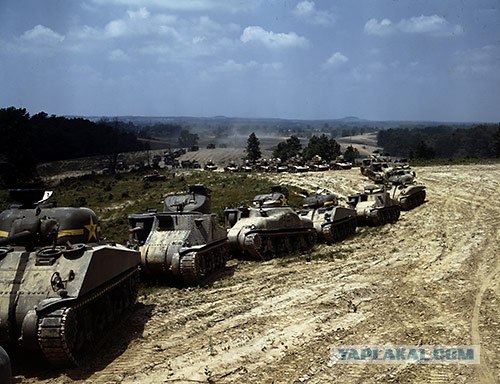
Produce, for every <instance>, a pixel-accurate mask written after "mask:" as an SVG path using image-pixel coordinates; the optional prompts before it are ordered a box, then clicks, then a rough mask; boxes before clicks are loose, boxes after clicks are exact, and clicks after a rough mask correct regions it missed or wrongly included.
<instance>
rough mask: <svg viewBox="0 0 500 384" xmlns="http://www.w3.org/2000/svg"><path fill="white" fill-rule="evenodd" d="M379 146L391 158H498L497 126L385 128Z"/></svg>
mask: <svg viewBox="0 0 500 384" xmlns="http://www.w3.org/2000/svg"><path fill="white" fill-rule="evenodd" d="M378 145H379V146H380V147H383V148H384V151H386V152H388V153H390V154H391V155H394V156H404V157H410V158H415V159H432V158H458V157H480V158H493V157H499V156H500V124H498V125H497V124H481V125H476V126H473V127H471V128H456V127H451V126H445V125H441V126H437V127H427V128H414V129H407V128H393V129H387V130H383V131H379V133H378Z"/></svg>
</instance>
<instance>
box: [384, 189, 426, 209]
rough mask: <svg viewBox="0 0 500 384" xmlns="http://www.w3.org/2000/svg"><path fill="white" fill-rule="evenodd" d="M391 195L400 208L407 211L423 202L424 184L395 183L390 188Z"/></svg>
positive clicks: (424, 196) (424, 194)
mask: <svg viewBox="0 0 500 384" xmlns="http://www.w3.org/2000/svg"><path fill="white" fill-rule="evenodd" d="M391 196H392V198H393V199H395V200H396V201H398V202H399V205H400V206H401V209H402V210H404V211H409V210H411V209H413V208H416V207H418V206H419V205H422V204H423V203H424V202H425V198H426V191H425V186H423V185H414V184H409V185H395V186H394V187H393V188H392V190H391Z"/></svg>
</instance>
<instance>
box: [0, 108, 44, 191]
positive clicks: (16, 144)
mask: <svg viewBox="0 0 500 384" xmlns="http://www.w3.org/2000/svg"><path fill="white" fill-rule="evenodd" d="M29 119H30V116H29V113H28V112H27V111H26V109H24V108H19V109H17V108H14V107H10V108H6V109H0V137H1V139H0V154H2V155H3V159H0V161H2V163H3V165H2V168H3V172H2V173H4V174H3V175H2V176H3V177H2V179H3V183H5V185H6V186H9V187H15V186H21V185H27V184H30V182H31V181H32V180H33V179H34V178H35V177H36V165H37V158H36V154H35V144H36V143H37V141H36V140H34V139H33V136H34V131H33V129H32V126H31V124H30V120H29Z"/></svg>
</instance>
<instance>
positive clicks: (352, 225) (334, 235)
mask: <svg viewBox="0 0 500 384" xmlns="http://www.w3.org/2000/svg"><path fill="white" fill-rule="evenodd" d="M321 231H322V234H323V236H324V238H325V242H326V243H327V244H332V243H338V242H340V241H342V240H344V239H347V238H348V237H350V236H352V235H354V234H355V233H356V217H351V218H349V219H347V220H345V221H340V222H338V223H335V222H333V223H328V224H325V225H323V227H322V228H321Z"/></svg>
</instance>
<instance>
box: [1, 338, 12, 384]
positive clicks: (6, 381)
mask: <svg viewBox="0 0 500 384" xmlns="http://www.w3.org/2000/svg"><path fill="white" fill-rule="evenodd" d="M0 383H2V384H10V383H12V368H11V366H10V358H9V355H8V354H7V352H6V351H5V349H3V348H2V347H1V346H0Z"/></svg>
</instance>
